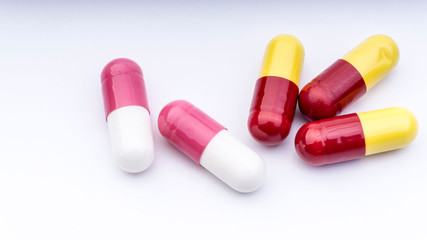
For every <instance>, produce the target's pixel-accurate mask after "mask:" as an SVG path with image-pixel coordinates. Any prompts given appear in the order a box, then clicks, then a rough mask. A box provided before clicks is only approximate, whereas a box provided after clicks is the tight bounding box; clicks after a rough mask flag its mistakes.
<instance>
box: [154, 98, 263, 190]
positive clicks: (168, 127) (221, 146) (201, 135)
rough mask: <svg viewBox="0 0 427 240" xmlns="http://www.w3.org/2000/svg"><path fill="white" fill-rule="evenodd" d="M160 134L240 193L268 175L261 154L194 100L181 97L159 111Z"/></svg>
mask: <svg viewBox="0 0 427 240" xmlns="http://www.w3.org/2000/svg"><path fill="white" fill-rule="evenodd" d="M158 126H159V130H160V133H161V134H162V135H163V137H165V138H166V139H167V140H168V141H169V142H170V143H171V144H172V145H173V146H175V147H176V148H177V149H178V150H180V151H181V152H182V153H184V154H185V155H187V156H188V157H189V158H190V159H191V160H193V161H194V162H195V163H197V164H198V165H201V166H203V167H204V168H205V169H207V170H208V171H209V172H211V173H212V174H213V175H215V176H216V177H217V178H219V179H220V180H222V181H223V182H224V183H225V184H227V185H228V186H230V187H231V188H233V189H234V190H236V191H239V192H252V191H255V190H256V189H258V188H259V187H260V186H261V185H262V183H263V181H264V177H265V167H264V163H263V161H262V159H261V157H260V156H259V155H258V154H256V153H255V152H254V151H252V150H251V149H250V148H249V147H247V146H246V145H244V144H243V143H241V142H240V141H239V140H237V139H236V138H235V137H234V136H232V135H231V134H230V133H229V132H228V131H227V129H225V127H223V126H222V125H221V124H219V123H218V122H216V121H215V120H214V119H212V118H211V117H209V116H208V115H207V114H206V113H204V112H202V111H201V110H200V109H198V108H196V107H195V106H194V105H192V104H191V103H189V102H187V101H184V100H178V101H173V102H171V103H169V104H167V105H166V106H165V107H164V108H163V109H162V111H161V112H160V114H159V118H158Z"/></svg>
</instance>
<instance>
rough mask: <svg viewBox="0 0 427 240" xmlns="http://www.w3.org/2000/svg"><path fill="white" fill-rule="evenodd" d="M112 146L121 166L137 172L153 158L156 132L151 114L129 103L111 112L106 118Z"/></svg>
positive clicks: (143, 168)
mask: <svg viewBox="0 0 427 240" xmlns="http://www.w3.org/2000/svg"><path fill="white" fill-rule="evenodd" d="M107 123H108V131H109V133H110V141H111V148H112V152H113V155H114V158H115V159H116V161H117V163H118V165H119V166H120V168H121V169H122V170H124V171H126V172H130V173H138V172H142V171H144V170H146V169H147V168H148V167H150V165H151V164H152V163H153V160H154V155H155V154H154V143H153V132H152V130H151V121H150V113H149V112H148V111H147V109H145V108H143V107H140V106H127V107H122V108H118V109H116V110H114V111H112V112H111V113H110V114H109V115H108V117H107Z"/></svg>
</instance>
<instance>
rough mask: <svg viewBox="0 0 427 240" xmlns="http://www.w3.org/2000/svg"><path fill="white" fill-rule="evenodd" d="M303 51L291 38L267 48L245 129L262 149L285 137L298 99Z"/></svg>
mask: <svg viewBox="0 0 427 240" xmlns="http://www.w3.org/2000/svg"><path fill="white" fill-rule="evenodd" d="M303 61H304V48H303V46H302V44H301V43H300V41H298V39H296V38H295V37H293V36H291V35H279V36H277V37H275V38H273V39H272V40H271V41H270V43H269V44H268V45H267V48H266V50H265V55H264V60H263V63H262V67H261V73H260V76H259V79H258V80H257V83H256V86H255V91H254V95H253V98H252V105H251V109H250V114H249V119H248V128H249V132H250V133H251V135H252V136H253V137H254V138H255V139H256V140H257V141H258V142H260V143H262V144H265V145H277V144H279V143H280V142H282V141H283V139H285V138H286V136H288V134H289V130H290V128H291V124H292V121H293V119H294V113H295V107H296V102H297V98H298V91H299V89H298V83H299V79H300V75H301V69H302V63H303Z"/></svg>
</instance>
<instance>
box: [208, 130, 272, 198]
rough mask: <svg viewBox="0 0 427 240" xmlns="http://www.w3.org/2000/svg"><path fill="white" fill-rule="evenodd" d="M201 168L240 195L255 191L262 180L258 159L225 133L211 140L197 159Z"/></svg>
mask: <svg viewBox="0 0 427 240" xmlns="http://www.w3.org/2000/svg"><path fill="white" fill-rule="evenodd" d="M200 165H202V166H203V167H204V168H206V169H207V170H208V171H209V172H211V173H212V174H213V175H215V176H216V177H217V178H219V179H221V180H222V181H223V182H224V183H225V184H227V185H229V186H230V187H231V188H233V189H234V190H236V191H239V192H244V193H248V192H252V191H255V190H257V189H258V188H259V187H261V185H262V184H263V182H264V178H265V166H264V162H263V160H262V159H261V157H260V156H259V155H258V154H257V153H255V152H254V151H253V150H252V149H250V148H249V147H248V146H246V145H245V144H243V143H241V142H240V141H239V140H238V139H236V138H235V137H234V136H233V135H231V134H230V133H229V132H228V131H227V130H221V131H220V132H218V133H217V134H216V135H215V137H213V138H212V140H211V141H210V142H209V144H208V145H207V146H206V148H205V150H204V151H203V153H202V156H201V157H200Z"/></svg>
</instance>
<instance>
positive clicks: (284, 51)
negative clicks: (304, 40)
mask: <svg viewBox="0 0 427 240" xmlns="http://www.w3.org/2000/svg"><path fill="white" fill-rule="evenodd" d="M303 62H304V47H303V46H302V44H301V42H300V41H299V40H298V39H297V38H296V37H294V36H291V35H287V34H283V35H279V36H277V37H275V38H273V39H272V40H271V41H270V43H269V44H268V45H267V48H266V50H265V55H264V60H263V62H262V66H261V72H260V75H259V77H260V78H261V77H266V76H274V77H281V78H286V79H288V80H289V81H291V82H293V83H295V84H296V85H297V86H298V84H299V79H300V76H301V70H302V64H303Z"/></svg>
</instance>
